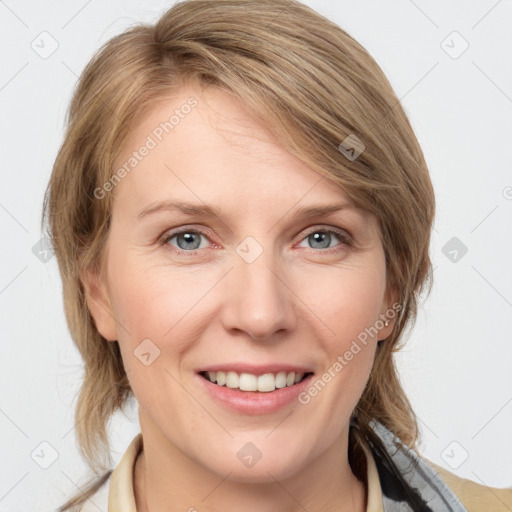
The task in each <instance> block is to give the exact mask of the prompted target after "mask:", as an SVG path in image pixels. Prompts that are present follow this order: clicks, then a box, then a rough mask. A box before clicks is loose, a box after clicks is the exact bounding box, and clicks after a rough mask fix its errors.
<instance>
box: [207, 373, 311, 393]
mask: <svg viewBox="0 0 512 512" xmlns="http://www.w3.org/2000/svg"><path fill="white" fill-rule="evenodd" d="M199 375H201V377H203V379H205V380H207V381H208V382H211V383H212V384H215V385H217V386H225V387H227V388H231V389H234V390H238V391H259V392H262V393H269V392H272V391H275V390H276V389H281V388H286V387H291V386H295V385H296V384H299V383H300V382H302V381H303V380H304V379H306V378H307V377H309V376H310V375H313V372H306V373H295V372H288V373H286V372H279V373H275V374H274V373H266V374H264V375H259V376H257V375H253V374H250V373H241V374H238V373H236V372H232V371H227V372H222V371H217V372H207V371H202V372H199Z"/></svg>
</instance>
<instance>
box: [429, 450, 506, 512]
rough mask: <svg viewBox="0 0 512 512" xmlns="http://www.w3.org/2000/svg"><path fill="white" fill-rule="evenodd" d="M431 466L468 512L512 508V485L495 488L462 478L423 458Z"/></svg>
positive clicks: (496, 510)
mask: <svg viewBox="0 0 512 512" xmlns="http://www.w3.org/2000/svg"><path fill="white" fill-rule="evenodd" d="M423 460H424V461H425V462H426V463H427V464H428V465H429V466H430V467H432V468H433V469H434V470H435V471H436V472H437V473H438V475H439V476H440V477H441V479H442V480H443V481H444V482H445V483H446V485H448V487H449V488H450V489H451V490H452V491H453V492H454V493H455V494H456V495H457V497H458V498H459V500H460V501H461V503H462V504H463V505H464V506H465V507H466V508H467V510H468V512H482V511H483V510H489V511H491V510H492V512H510V511H511V510H512V487H511V488H497V487H488V486H486V485H483V484H479V483H477V482H474V481H472V480H469V479H467V478H462V477H460V476H457V475H455V474H454V473H452V472H450V471H448V470H447V469H445V468H443V467H441V466H438V465H437V464H434V463H433V462H431V461H429V460H428V459H425V458H424V459H423Z"/></svg>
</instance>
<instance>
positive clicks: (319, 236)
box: [309, 231, 331, 249]
mask: <svg viewBox="0 0 512 512" xmlns="http://www.w3.org/2000/svg"><path fill="white" fill-rule="evenodd" d="M309 237H310V242H319V243H320V244H321V245H322V246H321V247H314V249H325V248H327V247H329V245H330V243H331V234H330V233H326V232H325V231H317V232H316V233H312V234H311V235H309ZM326 241H327V243H325V242H326Z"/></svg>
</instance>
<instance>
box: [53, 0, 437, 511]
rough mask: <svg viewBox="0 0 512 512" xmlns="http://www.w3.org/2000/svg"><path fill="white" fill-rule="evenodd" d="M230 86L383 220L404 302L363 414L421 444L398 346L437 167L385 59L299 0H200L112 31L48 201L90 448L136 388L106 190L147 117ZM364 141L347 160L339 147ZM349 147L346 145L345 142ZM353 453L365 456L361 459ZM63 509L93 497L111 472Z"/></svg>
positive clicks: (89, 73) (73, 119)
mask: <svg viewBox="0 0 512 512" xmlns="http://www.w3.org/2000/svg"><path fill="white" fill-rule="evenodd" d="M188 82H194V83H196V84H201V85H202V86H203V87H206V86H213V87H218V88H220V89H222V90H224V91H227V92H229V93H230V94H232V95H233V97H234V98H237V99H239V100H240V101H241V102H242V104H243V105H245V106H246V107H248V108H251V110H252V111H253V112H254V115H255V116H256V117H257V118H259V119H260V120H262V121H263V122H264V123H265V125H266V127H267V128H268V129H269V130H271V131H272V133H273V134H274V135H275V137H276V138H277V140H278V141H279V143H280V144H281V145H282V147H284V148H286V149H287V150H289V151H290V152H291V153H292V154H294V155H296V156H297V157H298V158H300V159H301V160H302V161H304V162H305V163H306V164H308V165H309V166H311V167H312V168H313V169H315V170H316V171H317V172H318V173H320V174H321V175H322V176H325V177H326V178H328V179H330V180H334V181H335V182H336V183H338V184H339V185H340V187H341V188H342V189H343V191H344V193H345V194H346V195H347V197H348V198H350V199H351V200H352V201H353V203H354V204H356V205H357V206H359V207H362V208H364V209H365V210H367V211H369V212H371V213H373V214H374V215H375V216H376V217H377V219H378V225H379V228H380V235H381V241H382V244H383V247H384V252H385V256H386V276H387V277H386V278H387V284H388V286H389V289H390V290H394V291H396V293H397V297H398V300H399V302H400V304H401V306H402V310H401V312H400V313H401V314H400V316H399V317H397V318H396V321H395V323H394V325H393V331H392V333H391V334H390V336H389V337H388V338H387V339H386V340H385V341H384V342H381V343H379V344H378V348H377V352H376V357H375V363H374V367H373V369H372V372H371V375H370V378H369V381H368V383H367V385H366V388H365V390H364V392H363V394H362V396H361V398H360V400H359V403H358V405H357V407H356V409H355V410H354V412H353V421H354V422H355V423H356V424H357V426H358V430H359V431H360V432H361V433H362V434H363V435H365V436H372V435H373V434H372V430H371V428H370V427H369V425H368V423H369V421H370V420H371V419H373V418H374V419H376V420H378V421H380V422H381V423H383V424H384V425H385V426H386V427H387V428H389V429H390V430H391V431H392V432H394V433H395V434H396V435H397V436H398V437H399V438H400V439H402V441H404V442H405V443H406V444H408V445H409V446H410V447H411V448H413V449H415V447H416V443H417V439H418V426H417V421H416V417H415V414H414V412H413V410H412V408H411V405H410V403H409V401H408V399H407V397H406V395H405V393H404V391H403V389H402V386H401V384H400V380H399V377H398V374H397V371H396V368H395V362H394V357H393V353H394V352H396V351H397V350H399V349H400V348H401V346H400V345H399V342H400V340H401V339H402V338H403V337H404V333H405V330H406V327H410V328H412V326H413V325H414V322H415V319H416V314H417V304H418V302H419V298H420V297H419V295H420V293H421V292H422V291H423V290H424V289H425V288H426V287H428V292H429V293H430V291H431V285H432V279H431V274H432V269H431V266H432V265H431V261H430V258H429V245H430V231H431V227H432V223H433V220H434V209H435V200H434V192H433V188H432V184H431V181H430V177H429V173H428V169H427V165H426V163H425V159H424V156H423V153H422V150H421V148H420V146H419V143H418V141H417V139H416V137H415V135H414V132H413V129H412V127H411V125H410V123H409V121H408V119H407V116H406V114H405V113H404V110H403V108H402V106H401V105H400V103H399V100H398V99H397V97H396V95H395V94H394V92H393V90H392V87H391V85H390V84H389V82H388V80H387V78H386V77H385V75H384V74H383V72H382V70H381V69H380V67H379V66H378V64H377V63H376V62H375V61H374V60H373V58H372V57H371V56H370V55H369V54H368V52H367V51H366V50H365V49H364V48H363V47H362V46H361V45H360V44H359V43H358V42H357V41H355V40H354V39H353V38H352V37H351V36H350V35H349V34H347V33H346V32H345V31H344V30H342V29H341V28H340V27H339V26H337V25H336V24H334V23H332V22H331V21H329V20H327V19H326V18H324V17H322V16H321V15H319V14H318V13H316V12H315V11H314V10H312V9H310V8H309V7H307V6H305V5H302V4H301V3H299V2H298V1H294V0H213V1H212V0H188V1H181V2H179V3H176V4H175V5H174V6H173V7H172V8H170V9H169V10H168V11H167V12H165V13H164V14H163V15H162V16H161V17H160V19H159V20H158V21H157V22H156V23H154V24H144V23H140V24H137V25H136V26H133V27H131V28H129V29H128V30H126V31H125V32H123V33H121V34H119V35H117V36H115V37H113V38H112V39H111V40H109V41H108V42H106V43H105V44H104V45H103V47H102V48H101V49H100V50H99V51H98V52H97V53H96V54H95V55H94V56H93V58H92V59H91V61H90V62H89V63H88V64H87V66H86V68H85V70H84V71H83V73H82V75H81V77H80V79H79V81H78V85H77V87H76V90H75V92H74V94H73V98H72V101H71V104H70V107H69V110H68V115H67V119H66V133H65V137H64V140H63V143H62V146H61V148H60V150H59V152H58V155H57V158H56V160H55V163H54V167H53V172H52V176H51V179H50V182H49V184H48V188H47V190H46V194H45V199H44V206H43V224H44V222H45V220H46V221H47V224H48V236H49V238H51V240H52V243H53V248H54V251H55V255H56V257H57V261H58V265H59V270H60V274H61V278H62V283H63V296H64V305H65V314H66V319H67V322H68V325H69V329H70V332H71V336H72V338H73V340H74V342H75V344H76V346H77V347H78V350H79V351H80V354H81V356H82V358H83V362H84V378H83V383H82V386H81V389H80V392H79V396H78V400H77V404H76V411H75V425H76V436H77V440H78V444H79V448H80V453H81V456H82V457H83V458H84V460H85V461H86V462H87V464H88V465H89V467H90V468H91V469H92V470H93V471H94V472H95V473H96V474H98V473H99V472H101V471H105V469H106V468H107V466H106V465H105V464H104V463H102V462H101V457H102V456H103V455H104V454H107V455H108V459H109V460H108V463H107V464H109V465H111V459H110V446H109V440H108V434H107V426H108V421H109V418H110V417H111V416H112V414H113V413H114V412H116V411H117V410H118V409H122V407H123V405H124V404H125V403H126V401H127V399H128V398H130V397H131V396H132V390H131V388H130V385H129V381H128V379H127V376H126V373H125V369H124V367H123V363H122V360H121V354H120V351H119V346H118V343H117V342H108V341H106V340H105V339H104V338H103V337H102V336H101V335H100V334H99V332H98V330H97V329H96V327H95V324H94V321H93V318H92V316H91V314H90V312H89V310H88V307H87V304H86V300H85V284H84V273H85V271H86V269H96V270H101V268H102V264H103V247H104V245H105V242H106V239H107V236H108V232H109V222H110V215H111V208H112V194H106V196H105V197H104V198H103V199H97V198H96V197H95V194H94V191H95V190H96V189H97V188H98V187H101V186H102V185H103V184H104V183H106V182H107V181H109V179H111V177H112V174H113V166H112V163H113V162H114V160H115V159H116V157H117V155H118V154H119V152H120V150H121V148H122V147H123V143H124V142H125V140H126V137H127V135H128V134H129V132H130V130H131V129H132V128H133V126H134V124H136V120H137V119H138V118H139V116H141V115H143V114H144V113H145V112H147V111H148V110H149V109H151V108H152V106H154V104H155V102H156V101H158V100H160V99H163V98H165V97H167V96H169V95H170V94H171V93H172V92H173V91H176V90H177V89H179V88H180V87H181V86H182V85H184V84H186V83H188ZM349 136H350V137H354V136H355V137H356V138H357V139H358V141H360V142H361V143H362V144H364V150H363V151H362V153H361V154H360V155H359V156H358V157H357V158H347V156H346V154H344V152H343V151H340V143H342V142H343V141H345V140H346V138H347V137H349ZM344 147H345V146H343V145H342V146H341V148H344ZM354 460H355V459H354ZM109 474H110V472H108V473H106V474H104V475H103V477H102V479H100V480H99V481H97V482H96V483H94V484H93V485H92V486H90V487H89V488H88V489H86V490H85V491H84V492H83V493H81V495H80V497H76V498H74V499H72V500H70V501H69V502H68V503H67V504H66V505H65V506H64V507H63V508H62V510H65V509H67V508H69V507H70V506H72V505H77V504H79V503H81V502H83V501H84V500H85V499H86V497H87V496H88V495H91V494H92V493H93V492H95V490H96V489H97V488H98V487H99V485H101V483H103V481H104V480H105V479H106V478H107V477H108V475H109Z"/></svg>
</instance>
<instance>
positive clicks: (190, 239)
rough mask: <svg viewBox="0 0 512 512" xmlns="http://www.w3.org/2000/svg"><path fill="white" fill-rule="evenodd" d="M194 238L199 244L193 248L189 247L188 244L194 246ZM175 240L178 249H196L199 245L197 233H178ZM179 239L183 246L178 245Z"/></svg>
mask: <svg viewBox="0 0 512 512" xmlns="http://www.w3.org/2000/svg"><path fill="white" fill-rule="evenodd" d="M194 237H196V240H195V241H196V242H199V243H196V245H195V246H194V247H190V244H192V245H193V244H194ZM176 238H177V241H178V246H179V248H180V249H197V248H198V247H199V245H200V238H199V236H198V234H197V233H193V232H185V233H178V234H177V235H176ZM181 239H184V240H185V243H184V244H181V243H180V240H181Z"/></svg>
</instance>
